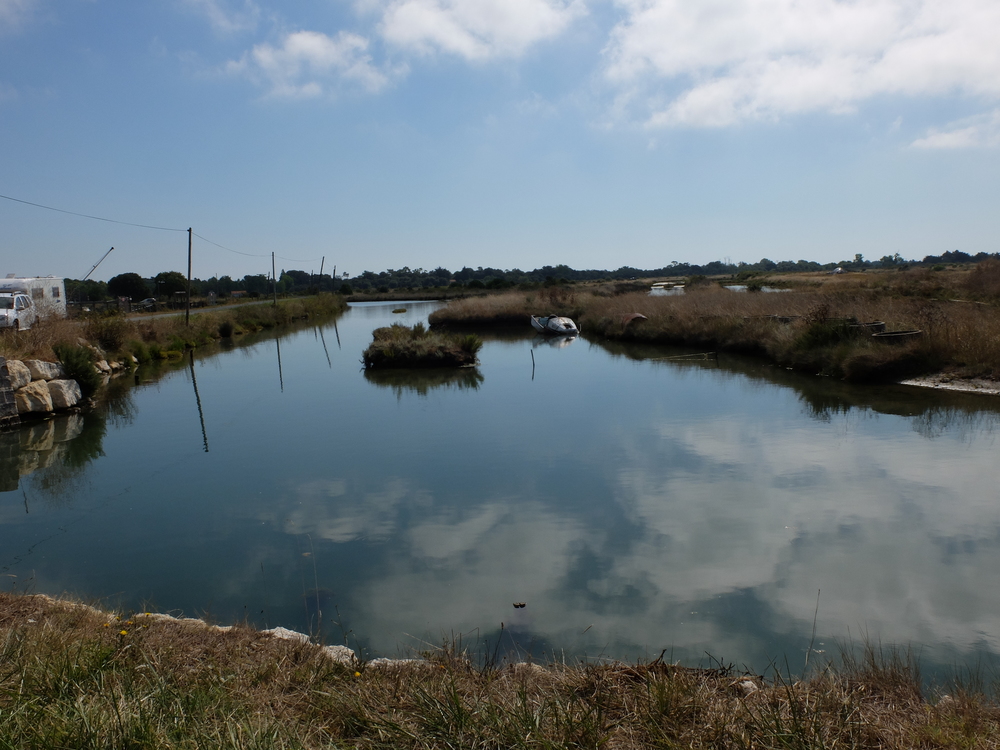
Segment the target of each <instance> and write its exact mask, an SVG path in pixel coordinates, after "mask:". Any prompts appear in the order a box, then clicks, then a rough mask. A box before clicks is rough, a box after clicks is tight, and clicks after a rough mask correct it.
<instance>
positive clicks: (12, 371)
mask: <svg viewBox="0 0 1000 750" xmlns="http://www.w3.org/2000/svg"><path fill="white" fill-rule="evenodd" d="M7 374H8V375H10V387H11V388H13V389H14V390H15V391H16V390H17V389H18V388H24V386H26V385H27V384H28V383H30V382H31V370H29V369H28V368H27V366H26V365H25V364H24V363H23V362H21V361H20V360H17V359H8V360H7Z"/></svg>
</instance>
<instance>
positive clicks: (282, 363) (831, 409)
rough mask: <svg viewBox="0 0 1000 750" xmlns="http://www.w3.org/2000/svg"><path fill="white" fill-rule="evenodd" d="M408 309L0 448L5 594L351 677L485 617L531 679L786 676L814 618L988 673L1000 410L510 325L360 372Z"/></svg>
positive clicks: (416, 309)
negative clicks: (429, 366)
mask: <svg viewBox="0 0 1000 750" xmlns="http://www.w3.org/2000/svg"><path fill="white" fill-rule="evenodd" d="M398 306H399V303H394V304H392V305H378V304H368V305H359V306H355V307H352V309H351V310H350V311H348V313H346V314H345V315H344V316H343V317H342V318H340V319H339V321H338V322H337V324H336V325H334V324H333V323H330V324H326V325H324V326H323V327H322V328H320V327H311V328H301V329H297V330H295V331H293V332H289V333H286V334H285V335H283V336H282V337H281V338H280V339H278V338H276V337H275V336H274V335H273V334H271V335H269V336H268V335H265V336H263V337H260V338H256V339H248V340H246V341H244V342H242V343H240V344H238V345H237V346H235V347H231V348H229V349H223V350H220V351H219V352H216V353H204V354H200V355H197V356H196V357H195V358H194V360H193V361H185V362H184V363H183V364H181V365H178V366H175V367H174V368H172V369H169V368H168V369H167V370H166V371H165V372H164V373H161V374H158V375H155V377H154V376H152V375H149V374H145V375H142V376H141V377H140V378H139V380H140V384H139V385H137V386H134V387H133V386H131V385H130V383H129V382H126V381H118V383H117V385H116V387H115V394H114V397H113V398H112V400H111V401H110V403H109V404H108V407H107V409H106V410H104V411H102V412H101V413H99V414H88V415H85V416H79V415H77V416H73V417H70V418H68V419H66V418H63V419H59V420H55V421H52V422H48V423H45V424H42V425H36V426H34V427H31V428H24V429H22V430H21V432H20V433H15V434H13V435H7V436H2V437H0V490H2V492H0V576H3V578H2V580H5V581H8V582H9V583H7V584H5V585H8V586H10V587H13V588H16V589H19V590H30V591H35V592H46V593H53V594H58V593H61V592H70V593H72V594H73V595H76V596H79V597H83V598H85V599H91V600H101V601H103V602H104V603H106V604H109V605H111V606H123V607H135V608H139V609H147V608H149V609H153V608H155V609H157V610H160V611H171V612H175V613H183V614H185V615H197V616H208V617H210V618H214V619H216V620H218V621H224V622H229V621H232V620H234V619H239V618H242V617H247V618H249V619H250V620H252V621H253V622H255V623H258V624H260V625H261V626H271V627H273V626H276V625H283V626H286V627H289V628H294V629H297V630H303V631H312V632H317V631H318V632H320V633H321V635H322V636H323V637H324V638H325V639H326V640H327V641H330V642H343V641H344V640H345V639H346V640H347V642H348V643H349V644H350V645H352V646H355V647H357V648H359V649H361V650H362V651H363V652H364V653H365V654H366V655H396V654H407V653H410V652H411V651H412V650H413V649H420V648H423V647H424V646H425V644H426V643H431V644H440V643H441V642H442V639H443V638H450V637H453V636H458V635H462V637H463V640H464V642H465V643H467V644H474V643H476V642H477V639H478V642H479V643H482V642H484V641H485V640H486V639H490V640H491V641H495V640H496V639H497V638H498V637H499V636H500V635H501V630H500V626H501V623H503V624H504V625H503V631H502V639H501V644H502V648H503V650H504V651H506V652H509V653H515V654H517V653H520V654H526V653H528V652H530V653H532V654H534V655H535V657H537V658H541V657H542V655H543V654H544V655H550V654H553V653H555V654H556V655H560V656H561V655H562V654H563V653H565V655H566V656H567V657H571V656H572V657H580V656H589V657H599V656H604V657H608V656H610V657H618V658H628V659H631V658H636V657H643V656H647V657H655V656H656V655H658V654H659V653H660V651H661V650H663V649H667V650H668V655H669V656H670V657H671V658H673V659H675V660H678V659H679V660H682V661H684V662H685V663H698V662H705V661H706V656H705V654H706V652H708V653H711V654H712V655H713V656H715V657H719V658H722V659H724V660H726V661H733V662H737V663H739V664H742V663H745V664H748V665H750V666H753V667H755V668H757V669H764V668H765V667H766V666H767V664H768V662H769V661H770V660H772V659H779V660H782V663H784V661H783V660H785V659H787V661H788V664H789V666H790V667H791V668H792V670H793V671H794V670H796V669H798V668H799V667H800V665H801V662H802V660H803V658H804V656H805V651H806V648H807V646H808V644H809V642H810V636H811V631H812V627H813V619H814V615H816V632H817V635H816V640H815V644H814V647H815V648H816V649H817V650H818V651H823V652H826V653H827V654H829V655H830V656H833V655H835V652H836V649H837V642H838V641H840V642H843V641H846V640H847V639H853V640H855V641H857V640H860V639H862V638H865V637H868V638H870V639H873V640H874V639H879V640H881V642H882V643H901V644H912V645H915V646H918V647H920V648H921V649H922V656H923V658H924V660H925V661H930V662H932V663H934V662H938V663H945V664H948V663H956V662H957V663H963V662H968V661H970V660H973V659H975V658H977V657H978V656H981V655H983V654H995V653H996V652H997V651H998V649H1000V642H998V639H1000V585H997V584H998V581H997V578H998V576H1000V502H998V491H997V487H998V485H1000V462H998V460H997V457H998V445H997V428H998V408H997V403H998V402H997V401H995V400H993V399H990V398H987V397H973V396H956V395H951V396H949V395H942V394H935V393H925V392H922V391H919V390H916V389H907V388H903V387H889V388H853V387H849V386H846V385H844V384H842V383H839V382H835V381H831V380H828V379H822V378H811V377H801V376H797V375H795V374H793V373H790V372H786V371H784V370H780V369H777V368H774V367H770V366H767V365H764V364H762V363H759V362H755V361H745V360H740V359H735V358H725V357H720V358H719V359H718V360H714V359H704V358H696V357H688V358H676V355H678V354H683V352H678V351H676V350H671V349H665V348H653V347H646V348H637V347H626V346H621V345H613V346H605V345H600V344H594V343H590V342H588V341H586V340H583V339H578V340H575V341H573V342H571V343H569V344H568V345H566V346H563V347H561V348H559V347H554V346H549V345H546V344H544V343H539V342H538V341H537V340H534V339H533V338H532V336H531V332H530V330H528V329H527V328H528V327H527V325H526V326H525V329H526V330H525V331H524V334H523V335H521V334H511V335H509V336H507V337H492V338H488V339H487V343H486V345H485V346H484V348H483V350H482V352H481V355H480V359H481V361H482V365H481V367H480V368H479V369H478V370H477V371H461V372H459V373H448V374H441V373H424V374H421V375H418V376H415V377H414V376H412V375H404V374H399V373H391V374H388V375H385V376H382V377H370V376H369V375H367V374H366V373H364V372H363V371H362V370H361V365H360V357H361V351H362V350H363V348H364V347H365V346H366V345H367V343H368V342H369V341H370V337H371V331H372V329H373V328H375V327H377V326H379V325H384V324H386V323H387V322H390V321H396V320H398V321H400V322H405V323H413V322H416V321H418V320H424V319H426V316H427V314H428V313H429V312H430V311H431V310H432V309H433V307H434V305H433V303H411V304H407V305H406V307H407V313H405V314H402V315H394V314H392V313H391V309H392V308H393V307H398ZM532 354H533V355H534V370H533V369H532ZM127 380H131V379H127ZM817 592H820V593H819V610H818V614H816V606H817ZM513 602H525V603H526V606H525V607H524V608H517V609H515V608H514V607H513V606H512V603H513Z"/></svg>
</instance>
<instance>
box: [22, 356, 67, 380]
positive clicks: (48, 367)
mask: <svg viewBox="0 0 1000 750" xmlns="http://www.w3.org/2000/svg"><path fill="white" fill-rule="evenodd" d="M24 364H25V365H26V366H27V367H28V371H29V372H31V379H32V380H55V379H56V378H61V377H64V376H65V375H66V372H65V371H64V370H63V366H62V365H61V364H59V363H58V362H46V361H45V360H44V359H26V360H24Z"/></svg>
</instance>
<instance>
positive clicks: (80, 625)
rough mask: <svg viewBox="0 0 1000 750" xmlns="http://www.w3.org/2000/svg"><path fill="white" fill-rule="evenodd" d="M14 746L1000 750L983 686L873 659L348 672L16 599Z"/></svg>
mask: <svg viewBox="0 0 1000 750" xmlns="http://www.w3.org/2000/svg"><path fill="white" fill-rule="evenodd" d="M0 665H2V667H0V747H10V748H39V749H40V748H70V747H72V748H84V747H87V748H89V747H93V748H98V747H101V748H104V747H107V748H136V749H139V748H248V747H250V748H365V749H367V748H371V749H373V750H374V749H376V748H378V749H381V748H413V749H415V750H416V749H427V750H431V749H432V748H434V749H437V748H496V749H497V750H500V749H501V748H539V749H541V748H546V749H552V748H616V749H619V750H631V749H633V748H634V749H637V750H638V749H640V748H643V749H645V748H680V747H687V748H739V749H741V750H750V749H751V748H754V749H761V750H765V749H769V748H803V749H805V748H835V747H845V748H883V749H885V750H895V749H896V748H899V749H900V750H902V749H903V748H907V749H909V748H994V747H997V746H998V743H1000V706H998V705H997V702H996V701H995V699H993V698H992V697H990V696H988V695H987V694H986V693H984V692H983V691H982V690H981V689H978V688H974V687H973V686H974V685H975V682H974V681H971V682H967V683H966V684H965V685H959V684H953V685H950V686H949V687H948V691H949V692H948V694H947V695H945V694H943V693H942V692H941V691H933V690H931V691H927V692H928V694H927V695H925V691H924V688H923V687H922V684H921V681H920V677H919V670H918V669H917V665H916V664H914V662H913V661H912V659H910V658H908V657H907V656H906V655H905V654H901V653H900V652H897V651H892V650H880V649H875V648H869V649H866V650H864V651H863V653H861V654H858V655H855V656H851V655H849V656H847V657H846V658H844V659H843V660H842V662H841V664H840V665H839V666H838V667H836V668H835V667H833V666H832V665H825V666H823V667H822V668H820V669H818V670H817V671H815V672H813V673H812V674H811V675H810V676H808V677H805V678H793V677H790V676H787V675H786V676H781V675H778V674H775V675H772V676H770V677H767V678H764V677H760V676H757V675H752V674H740V673H737V672H736V671H734V670H733V669H732V668H727V667H720V668H717V669H698V668H686V667H682V666H677V665H671V664H665V663H663V662H662V661H661V660H660V659H657V660H654V661H652V662H648V663H639V664H623V663H603V664H584V663H581V664H576V665H567V664H565V663H558V664H550V665H547V666H540V665H536V664H525V663H508V664H501V663H496V662H490V661H489V660H486V662H485V663H484V662H483V661H478V662H477V661H475V660H472V659H470V658H469V657H468V655H467V654H465V653H462V652H461V651H460V650H458V649H456V648H455V647H454V645H452V646H449V647H443V648H440V649H436V650H431V651H428V652H426V653H424V654H421V655H419V656H418V658H416V659H414V660H410V661H395V662H385V661H382V662H379V661H374V662H362V661H354V662H347V663H344V662H338V661H335V660H333V659H331V658H330V657H329V656H328V655H327V653H326V652H325V651H324V650H323V649H321V648H320V647H319V646H314V645H311V644H309V643H302V642H296V641H288V640H281V639H278V638H274V637H271V636H269V635H267V634H265V633H260V632H257V631H255V630H254V629H253V628H250V627H246V626H236V627H233V628H228V629H219V628H213V627H209V626H206V625H205V624H204V623H202V622H200V621H191V620H176V619H172V618H164V617H162V616H151V615H144V614H140V613H136V614H132V615H127V614H124V613H113V612H108V611H101V610H98V609H94V608H92V607H87V606H83V605H79V604H74V603H71V602H67V601H58V600H53V599H50V598H48V597H42V596H26V595H17V594H0Z"/></svg>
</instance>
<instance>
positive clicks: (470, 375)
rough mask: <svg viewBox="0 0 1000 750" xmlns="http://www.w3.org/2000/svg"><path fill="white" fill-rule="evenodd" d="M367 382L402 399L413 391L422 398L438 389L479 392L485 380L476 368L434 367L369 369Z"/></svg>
mask: <svg viewBox="0 0 1000 750" xmlns="http://www.w3.org/2000/svg"><path fill="white" fill-rule="evenodd" d="M364 373H365V380H367V381H368V382H369V383H372V384H373V385H377V386H379V387H381V388H392V390H393V392H394V393H395V394H396V398H397V399H399V398H402V397H403V393H405V392H407V391H411V392H413V393H417V394H418V395H420V396H426V395H427V394H428V392H429V391H432V390H434V389H437V388H446V389H447V388H457V389H459V390H463V389H467V388H471V389H472V390H477V389H478V388H479V387H480V386H481V385H482V384H483V381H484V379H485V378H483V376H482V375H481V374H480V372H479V370H478V368H475V367H458V368H446V367H434V368H426V369H413V370H406V369H395V368H392V369H384V370H378V369H369V370H365V371H364Z"/></svg>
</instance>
